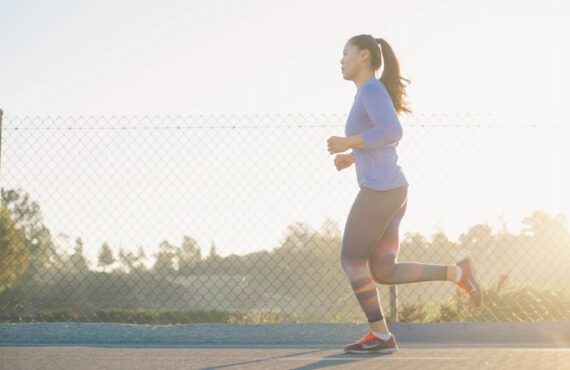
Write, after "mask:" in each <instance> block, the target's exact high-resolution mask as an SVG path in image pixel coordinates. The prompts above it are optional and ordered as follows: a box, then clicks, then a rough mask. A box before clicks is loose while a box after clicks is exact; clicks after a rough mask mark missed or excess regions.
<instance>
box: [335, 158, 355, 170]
mask: <svg viewBox="0 0 570 370" xmlns="http://www.w3.org/2000/svg"><path fill="white" fill-rule="evenodd" d="M353 163H354V155H352V154H337V156H336V157H335V158H334V165H335V166H336V169H337V171H340V170H343V169H345V168H347V167H350V166H351V165H352V164H353Z"/></svg>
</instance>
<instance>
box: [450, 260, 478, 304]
mask: <svg viewBox="0 0 570 370" xmlns="http://www.w3.org/2000/svg"><path fill="white" fill-rule="evenodd" d="M456 265H457V266H459V267H461V270H462V273H461V280H460V281H459V282H458V283H455V285H456V286H457V287H458V288H459V289H460V290H461V291H463V292H464V293H466V294H468V295H469V297H470V298H471V302H473V304H474V305H475V306H477V307H481V305H482V304H483V295H482V293H481V287H480V286H479V282H477V278H476V277H475V269H474V268H473V265H472V264H471V259H470V258H469V257H466V258H464V259H462V260H461V261H459V262H457V263H456Z"/></svg>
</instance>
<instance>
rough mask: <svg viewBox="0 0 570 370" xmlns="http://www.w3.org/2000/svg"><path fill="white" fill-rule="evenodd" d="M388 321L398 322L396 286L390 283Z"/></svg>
mask: <svg viewBox="0 0 570 370" xmlns="http://www.w3.org/2000/svg"><path fill="white" fill-rule="evenodd" d="M390 321H391V322H398V287H397V286H396V285H390Z"/></svg>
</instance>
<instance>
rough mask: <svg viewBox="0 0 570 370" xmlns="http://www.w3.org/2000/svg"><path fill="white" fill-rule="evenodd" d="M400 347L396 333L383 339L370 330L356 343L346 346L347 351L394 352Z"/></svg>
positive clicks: (345, 350)
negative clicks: (395, 336)
mask: <svg viewBox="0 0 570 370" xmlns="http://www.w3.org/2000/svg"><path fill="white" fill-rule="evenodd" d="M397 349H398V345H397V344H396V339H395V338H394V335H391V336H390V339H388V340H383V339H380V338H378V337H377V336H375V335H374V333H372V332H371V331H369V332H368V333H367V334H366V335H365V336H363V337H362V338H360V339H359V340H357V341H356V342H355V343H352V344H349V345H347V346H345V347H344V352H345V353H393V352H396V350H397Z"/></svg>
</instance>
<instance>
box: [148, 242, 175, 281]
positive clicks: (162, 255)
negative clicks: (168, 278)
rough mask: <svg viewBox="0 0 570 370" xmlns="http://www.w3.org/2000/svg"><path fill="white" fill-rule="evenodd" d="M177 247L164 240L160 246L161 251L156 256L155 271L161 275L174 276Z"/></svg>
mask: <svg viewBox="0 0 570 370" xmlns="http://www.w3.org/2000/svg"><path fill="white" fill-rule="evenodd" d="M176 249H177V248H176V246H175V245H173V244H170V243H169V242H168V241H167V240H164V241H163V242H162V243H160V245H159V251H158V253H157V254H156V261H155V263H154V267H153V269H154V271H155V272H156V273H158V274H160V275H172V274H173V273H174V272H175V268H174V257H175V256H176Z"/></svg>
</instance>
